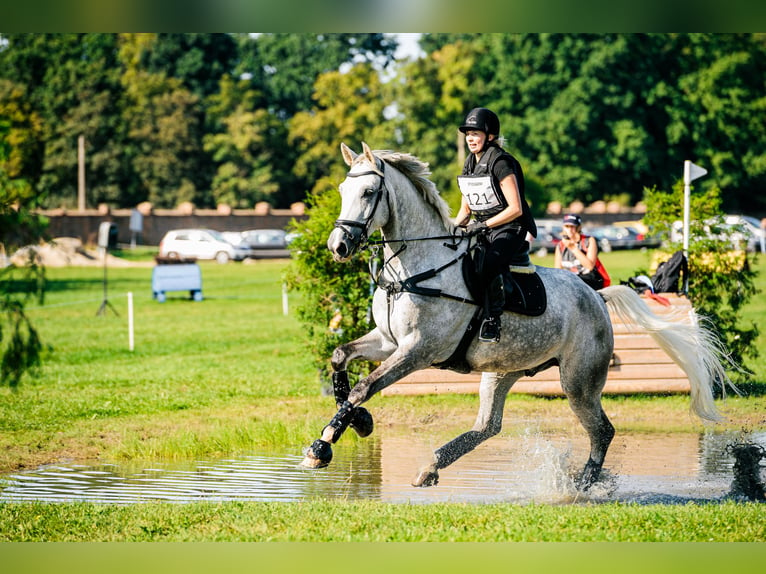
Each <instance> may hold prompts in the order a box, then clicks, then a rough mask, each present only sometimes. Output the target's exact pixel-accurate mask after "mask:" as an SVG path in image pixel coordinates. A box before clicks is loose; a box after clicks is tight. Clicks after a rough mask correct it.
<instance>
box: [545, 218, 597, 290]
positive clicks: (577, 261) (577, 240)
mask: <svg viewBox="0 0 766 574" xmlns="http://www.w3.org/2000/svg"><path fill="white" fill-rule="evenodd" d="M562 223H563V226H564V230H563V231H562V233H561V242H560V243H559V244H558V245H557V246H556V252H555V254H554V256H553V265H554V267H556V268H558V269H568V270H569V271H572V272H573V273H577V274H578V275H579V276H580V277H581V278H582V279H583V281H585V282H586V283H588V284H589V285H590V284H591V281H590V277H591V276H592V275H593V274H592V273H591V271H593V269H595V267H596V264H597V262H598V242H597V241H596V238H595V237H589V236H587V235H583V233H582V219H581V218H580V216H579V215H577V214H575V213H568V214H566V215H565V216H564V220H563V221H562ZM591 287H593V288H594V289H601V287H603V284H602V285H600V286H597V285H591Z"/></svg>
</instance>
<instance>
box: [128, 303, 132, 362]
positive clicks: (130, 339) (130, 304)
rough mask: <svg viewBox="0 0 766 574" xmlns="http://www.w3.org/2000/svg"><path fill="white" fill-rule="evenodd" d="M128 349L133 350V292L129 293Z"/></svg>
mask: <svg viewBox="0 0 766 574" xmlns="http://www.w3.org/2000/svg"><path fill="white" fill-rule="evenodd" d="M128 349H129V350H130V351H132V350H133V292H132V291H130V292H128Z"/></svg>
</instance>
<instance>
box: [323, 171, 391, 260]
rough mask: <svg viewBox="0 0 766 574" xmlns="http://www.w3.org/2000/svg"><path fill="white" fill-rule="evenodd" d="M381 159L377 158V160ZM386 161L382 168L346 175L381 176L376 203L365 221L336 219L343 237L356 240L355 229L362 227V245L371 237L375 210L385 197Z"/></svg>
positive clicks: (360, 240)
mask: <svg viewBox="0 0 766 574" xmlns="http://www.w3.org/2000/svg"><path fill="white" fill-rule="evenodd" d="M377 161H380V160H378V159H377V158H376V162H377ZM385 165H386V164H385V163H383V162H382V161H380V169H377V167H376V168H374V169H371V170H368V171H360V172H358V173H349V174H347V176H346V177H362V176H365V175H377V176H378V177H380V183H378V189H376V190H375V203H374V204H373V206H372V210H371V211H370V214H369V215H368V216H367V218H366V219H365V220H364V221H355V220H353V219H336V220H335V227H337V228H338V229H340V230H341V232H343V238H344V239H347V240H354V241H356V238H355V237H354V232H353V229H354V228H356V229H360V230H361V231H360V234H359V245H360V246H361V247H364V246H366V245H367V239H368V237H369V233H370V225H371V224H372V220H373V218H374V217H375V212H376V211H377V210H378V205H380V199H381V198H382V197H383V193H384V192H385V191H386V190H387V188H386V178H385V174H384V171H385Z"/></svg>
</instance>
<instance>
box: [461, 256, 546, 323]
mask: <svg viewBox="0 0 766 574" xmlns="http://www.w3.org/2000/svg"><path fill="white" fill-rule="evenodd" d="M463 278H464V279H465V284H466V286H467V287H468V290H469V291H470V292H471V296H472V297H473V298H474V300H475V301H476V302H478V303H479V304H481V303H480V302H481V301H483V300H484V294H483V293H482V292H481V291H480V290H479V288H478V283H479V282H478V280H477V277H476V272H475V269H474V264H473V261H472V260H471V258H470V257H466V258H465V259H463ZM503 288H504V289H505V305H504V306H503V309H505V310H506V311H510V312H511V313H518V314H520V315H528V316H530V317H538V316H539V315H542V314H543V313H545V309H546V308H547V306H548V298H547V296H546V293H545V285H543V281H542V279H540V276H539V275H538V274H537V273H536V272H534V273H529V268H528V267H527V268H525V269H524V272H523V273H513V272H512V271H510V270H509V271H506V272H505V273H504V274H503Z"/></svg>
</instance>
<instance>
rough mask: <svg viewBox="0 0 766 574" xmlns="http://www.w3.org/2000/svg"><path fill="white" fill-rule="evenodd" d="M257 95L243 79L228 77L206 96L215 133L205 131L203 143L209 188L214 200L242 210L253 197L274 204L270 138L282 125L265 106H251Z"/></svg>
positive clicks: (274, 183) (274, 190)
mask: <svg viewBox="0 0 766 574" xmlns="http://www.w3.org/2000/svg"><path fill="white" fill-rule="evenodd" d="M257 98H258V94H257V93H256V92H255V91H254V90H250V89H249V88H248V84H247V83H246V82H243V81H239V82H234V81H233V80H232V79H231V78H229V77H228V76H226V77H224V79H223V80H222V82H221V90H220V92H219V94H216V95H215V96H212V97H211V101H212V102H213V103H214V105H212V106H210V108H209V109H211V110H213V111H214V113H213V114H212V116H213V118H214V120H215V122H216V123H217V124H218V125H219V126H220V128H219V129H220V131H219V133H207V134H206V135H205V138H204V141H205V151H207V152H208V153H210V154H211V156H212V159H213V161H214V162H215V163H216V166H217V167H216V174H215V176H214V177H213V182H212V190H211V191H212V195H213V199H214V200H215V202H216V203H217V204H220V203H223V204H227V205H231V206H233V207H243V208H244V207H253V205H255V203H257V202H259V201H269V202H270V203H272V204H274V203H276V201H275V199H274V197H273V196H274V195H275V194H276V193H277V192H278V191H279V185H278V183H277V182H276V177H275V173H274V170H273V167H272V166H273V165H274V164H275V161H274V157H273V148H272V145H271V140H272V136H273V134H274V133H280V132H281V131H282V126H281V123H280V122H278V121H277V120H276V118H275V117H274V116H272V115H271V114H269V112H268V111H267V110H265V109H263V108H256V107H255V105H254V102H255V100H257ZM209 115H211V114H209Z"/></svg>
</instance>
